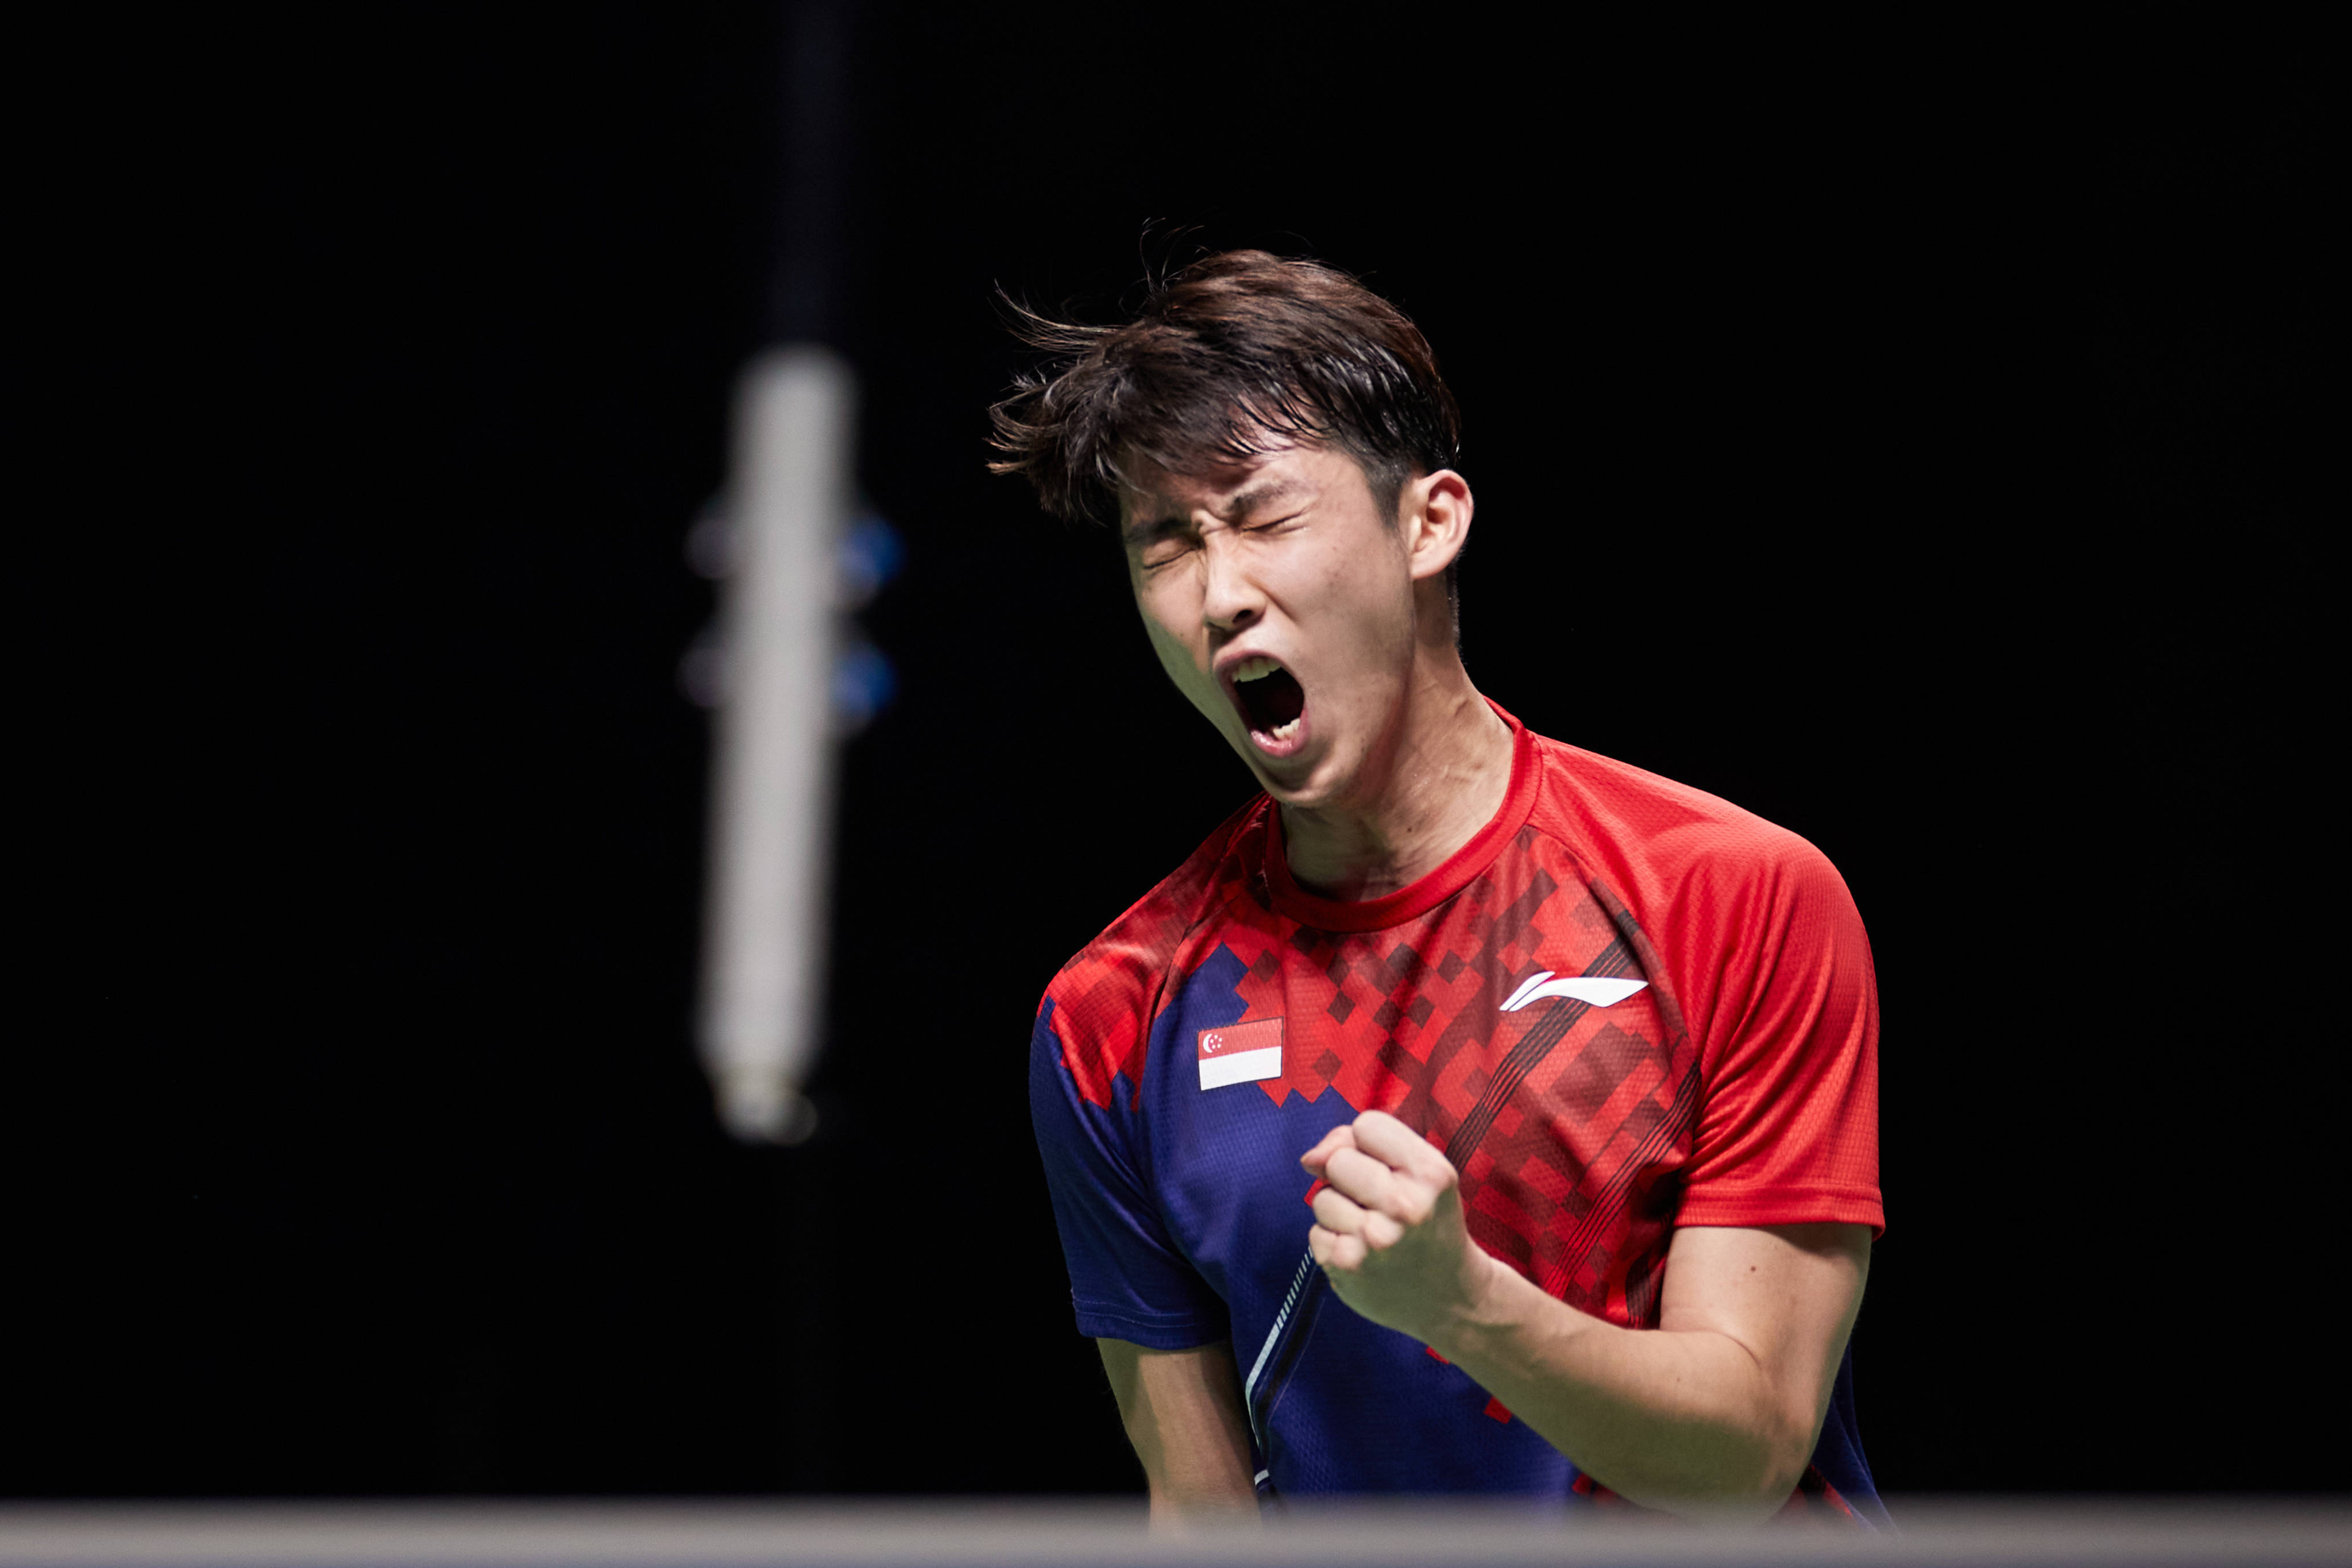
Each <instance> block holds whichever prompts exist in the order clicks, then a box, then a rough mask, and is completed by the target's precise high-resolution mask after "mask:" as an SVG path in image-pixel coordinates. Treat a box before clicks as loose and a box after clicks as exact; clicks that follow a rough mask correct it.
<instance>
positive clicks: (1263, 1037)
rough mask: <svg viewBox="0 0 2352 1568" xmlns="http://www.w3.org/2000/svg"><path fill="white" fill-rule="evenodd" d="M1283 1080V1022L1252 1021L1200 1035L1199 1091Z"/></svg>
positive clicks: (1210, 1030) (1277, 1020)
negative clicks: (1259, 1080) (1230, 1085)
mask: <svg viewBox="0 0 2352 1568" xmlns="http://www.w3.org/2000/svg"><path fill="white" fill-rule="evenodd" d="M1281 1076H1282V1020H1281V1019H1279V1018H1253V1019H1251V1020H1250V1021H1249V1022H1248V1023H1246V1024H1227V1025H1225V1026H1223V1027H1221V1028H1215V1029H1203V1030H1202V1031H1201V1087H1202V1089H1223V1088H1224V1087H1225V1085H1227V1084H1229V1083H1255V1082H1256V1081H1257V1080H1258V1079H1267V1078H1280V1077H1281Z"/></svg>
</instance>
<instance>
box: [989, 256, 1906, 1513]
mask: <svg viewBox="0 0 2352 1568" xmlns="http://www.w3.org/2000/svg"><path fill="white" fill-rule="evenodd" d="M1025 331H1026V332H1027V334H1028V336H1029V338H1030V340H1031V342H1033V343H1034V345H1035V346H1038V347H1041V348H1043V349H1044V350H1045V351H1047V353H1048V356H1049V363H1046V364H1045V367H1044V368H1043V369H1041V370H1038V371H1036V372H1034V373H1033V374H1030V375H1028V376H1026V377H1024V380H1023V382H1022V384H1020V385H1019V386H1017V387H1016V388H1015V390H1014V392H1013V394H1012V395H1010V396H1008V397H1007V398H1006V399H1005V400H1004V401H1003V403H1001V404H1000V405H998V407H997V408H996V410H995V419H996V432H997V434H996V440H997V445H998V447H999V450H1000V460H999V461H998V463H997V464H996V465H995V466H996V467H997V468H998V469H999V471H1002V472H1009V473H1018V474H1021V475H1024V476H1025V477H1026V478H1027V479H1030V480H1031V481H1032V482H1033V483H1034V485H1035V487H1036V489H1037V491H1038V493H1039V495H1040V497H1041V498H1042V500H1043V501H1044V504H1045V506H1046V508H1047V509H1049V510H1053V511H1055V512H1058V513H1062V514H1065V515H1087V516H1093V517H1097V518H1099V519H1101V520H1103V521H1106V522H1108V523H1109V524H1111V525H1112V526H1113V527H1115V528H1116V530H1117V531H1118V540H1119V542H1120V545H1121V547H1122V548H1123V549H1124V550H1125V552H1126V556H1127V564H1128V573H1129V582H1130V584H1131V585H1132V587H1133V590H1134V595H1135V603H1136V607H1137V609H1138V610H1139V612H1140V614H1141V616H1142V620H1143V626H1144V629H1145V631H1146V632H1147V633H1148V634H1149V635H1150V640H1151V645H1152V647H1154V649H1156V650H1157V652H1158V654H1159V657H1160V663H1161V665H1162V667H1163V668H1165V669H1166V671H1167V673H1168V676H1169V679H1171V680H1173V681H1174V682H1175V684H1176V686H1177V688H1178V689H1179V690H1181V692H1182V693H1183V694H1184V695H1185V697H1187V698H1188V699H1190V700H1191V701H1192V705H1193V706H1194V707H1195V708H1197V709H1198V710H1200V712H1201V715H1202V717H1203V718H1204V719H1206V720H1207V721H1208V722H1209V723H1210V724H1211V725H1212V726H1213V727H1214V728H1215V729H1216V730H1217V731H1218V732H1219V733H1220V734H1221V735H1223V737H1224V738H1225V739H1226V741H1227V742H1229V743H1230V744H1231V745H1232V747H1233V749H1234V752H1235V753H1236V754H1238V755H1239V756H1240V757H1241V759H1242V761H1243V762H1244V763H1246V764H1247V766H1248V767H1249V770H1250V772H1251V773H1252V774H1253V775H1254V776H1255V780H1256V784H1257V785H1258V791H1259V793H1257V794H1256V795H1255V796H1254V797H1253V798H1252V799H1251V800H1249V801H1248V803H1247V804H1245V805H1243V806H1242V807H1241V809H1240V810H1238V811H1236V812H1234V815H1233V816H1231V817H1230V818H1228V819H1227V820H1226V821H1225V822H1224V823H1223V826H1219V827H1218V828H1217V830H1216V831H1215V832H1214V833H1213V834H1211V835H1210V836H1209V837H1208V839H1207V841H1206V842H1204V843H1202V846H1201V847H1200V848H1199V849H1198V850H1196V851H1195V852H1194V853H1193V854H1192V858H1190V859H1188V860H1186V861H1185V862H1184V864H1183V865H1181V866H1180V867H1178V868H1176V869H1175V871H1174V872H1173V873H1172V874H1171V876H1169V877H1168V878H1167V879H1166V880H1164V881H1162V882H1161V883H1160V885H1159V886H1158V887H1156V888H1153V889H1150V891H1149V892H1147V893H1145V894H1144V896H1143V897H1142V899H1141V900H1140V901H1139V902H1138V903H1137V904H1136V905H1135V906H1134V907H1133V908H1132V909H1130V910H1128V911H1127V912H1126V913H1125V914H1123V915H1121V916H1119V918H1118V920H1116V921H1113V922H1112V923H1111V925H1110V926H1109V928H1108V930H1106V931H1104V932H1103V933H1102V935H1101V936H1099V937H1098V938H1097V939H1096V940H1095V941H1094V942H1092V943H1090V944H1089V945H1088V946H1087V948H1086V949H1085V950H1084V951H1083V952H1079V953H1078V954H1077V955H1076V957H1074V958H1073V959H1071V960H1070V961H1069V963H1067V964H1066V966H1065V967H1064V968H1063V970H1062V971H1061V973H1059V974H1058V975H1057V976H1056V977H1055V979H1054V981H1053V983H1052V984H1051V985H1050V986H1049V987H1048V988H1047V990H1046V993H1045V1001H1044V1004H1043V1005H1042V1006H1041V1007H1040V1009H1039V1011H1038V1014H1037V1018H1036V1024H1035V1027H1034V1035H1033V1040H1032V1050H1031V1060H1030V1083H1031V1097H1032V1109H1033V1114H1034V1121H1035V1129H1036V1135H1037V1142H1038V1146H1039V1148H1040V1150H1041V1152H1042V1153H1043V1156H1044V1162H1045V1172H1046V1175H1047V1179H1048V1184H1049V1187H1050V1191H1051V1194H1052V1201H1053V1205H1054V1213H1055V1219H1056V1221H1057V1223H1058V1225H1059V1227H1060V1231H1061V1237H1062V1243H1063V1247H1064V1251H1065V1255H1066V1259H1067V1262H1068V1266H1069V1274H1070V1286H1071V1294H1072V1298H1073V1300H1074V1302H1075V1305H1076V1317H1077V1325H1078V1328H1079V1330H1080V1331H1081V1332H1083V1333H1086V1334H1088V1335H1091V1336H1093V1337H1094V1338H1095V1339H1096V1340H1097V1342H1099V1344H1100V1348H1101V1352H1102V1359H1103V1363H1104V1366H1105V1367H1106V1369H1107V1370H1108V1373H1109V1377H1110V1382H1111V1384H1112V1386H1113V1389H1114V1390H1115V1392H1116V1394H1117V1395H1118V1404H1119V1408H1120V1411H1121V1414H1122V1415H1123V1418H1124V1420H1125V1424H1126V1427H1127V1431H1128V1434H1129V1437H1130V1438H1131V1439H1132V1441H1133V1443H1134V1445H1135V1449H1136V1452H1137V1454H1138V1456H1139V1458H1140V1459H1141V1461H1142V1465H1143V1468H1144V1471H1145V1474H1146V1477H1147V1479H1148V1482H1149V1486H1150V1497H1151V1503H1152V1509H1153V1511H1154V1515H1155V1517H1156V1518H1159V1519H1161V1520H1176V1521H1182V1520H1184V1519H1187V1518H1191V1517H1194V1516H1200V1515H1213V1514H1215V1513H1217V1512H1219V1511H1221V1510H1249V1509H1251V1508H1254V1507H1256V1506H1258V1505H1259V1504H1260V1503H1261V1502H1262V1501H1263V1500H1265V1499H1267V1498H1270V1497H1277V1496H1294V1497H1303V1496H1308V1495H1313V1494H1328V1493H1372V1492H1410V1493H1467V1494H1475V1493H1491V1494H1515V1495H1518V1496H1522V1497H1530V1498H1537V1499H1548V1500H1559V1502H1560V1503H1562V1504H1564V1505H1568V1506H1582V1505H1586V1504H1590V1505H1591V1506H1619V1507H1633V1508H1642V1509H1654V1510H1669V1511H1674V1512H1681V1513H1707V1514H1715V1515H1733V1516H1738V1515H1748V1516H1753V1517H1757V1518H1762V1517H1765V1516H1768V1515H1772V1514H1776V1513H1781V1512H1790V1511H1794V1512H1800V1513H1805V1514H1811V1515H1818V1516H1822V1517H1826V1518H1829V1519H1831V1520H1833V1521H1838V1522H1839V1523H1841V1524H1852V1525H1853V1526H1855V1527H1870V1526H1873V1525H1874V1524H1876V1523H1877V1522H1879V1521H1883V1518H1884V1515H1883V1511H1882V1510H1881V1507H1880V1504H1879V1501H1878V1498H1877V1494H1876V1491H1875V1489H1874V1486H1873V1484H1872V1481H1871V1476H1870V1470H1869V1467H1868V1465H1867V1463H1866V1461H1865V1460H1864V1455H1863V1449H1862V1446H1861V1441H1860V1436H1859V1434H1858V1432H1857V1431H1856V1428H1855V1423H1854V1416H1853V1403H1852V1398H1851V1394H1850V1387H1851V1383H1850V1378H1851V1370H1850V1364H1849V1360H1848V1356H1847V1351H1846V1342H1847V1338H1848V1335H1849V1332H1850V1331H1851V1329H1852V1327H1853V1319H1854V1313H1855V1310H1856V1309H1857V1307H1858V1306H1859V1304H1860V1302H1861V1300H1862V1291H1863V1282H1864V1276H1865V1274H1866V1273H1867V1271H1868V1264H1869V1256H1870V1246H1871V1241H1872V1238H1873V1237H1874V1235H1875V1234H1876V1233H1877V1232H1878V1231H1879V1229H1880V1228H1881V1226H1882V1225H1883V1223H1884V1221H1883V1215H1882V1210H1881V1205H1880V1196H1879V1188H1878V1169H1877V1075H1876V1051H1877V1005H1876V993H1875V987H1874V979H1873V975H1872V969H1871V956H1870V949H1869V946H1868V943H1867V941H1866V939H1865V937H1864V931H1863V928H1862V923H1861V921H1860V919H1859V917H1858V916H1857V915H1856V913H1855V910H1854V906H1853V900H1852V898H1851V897H1850V896H1849V894H1848V893H1847V890H1846V889H1845V886H1844V884H1843V881H1841V880H1840V879H1839V877H1838V875H1837V873H1836V871H1835V870H1833V869H1832V868H1831V866H1830V864H1829V862H1828V861H1827V860H1826V859H1825V858H1823V857H1822V855H1821V854H1820V853H1819V852H1818V851H1817V850H1815V849H1814V848H1813V847H1811V845H1809V844H1807V843H1806V842H1805V841H1804V840H1803V839H1801V838H1800V837H1797V836H1796V835H1794V834H1792V833H1790V832H1788V831H1786V830H1784V829H1782V828H1780V827H1776V826H1773V825H1772V824H1770V823H1769V822H1765V821H1763V820H1761V819H1759V818H1758V817H1756V816H1750V815H1749V814H1748V813H1747V812H1744V811H1742V810H1740V809H1739V808H1738V807H1737V806H1735V805H1730V804H1728V803H1727V802H1725V801H1722V800H1718V799H1717V798H1715V797H1714V796H1712V795H1706V794H1705V793H1703V792H1701V791H1699V790H1696V789H1692V788H1690V787H1688V786H1686V785H1684V784H1675V783H1674V782H1672V781H1670V780H1667V779H1664V778H1659V777H1657V776H1655V775H1654V774H1651V773H1644V772H1643V771H1642V770H1640V769H1638V768H1634V767H1631V766H1628V765H1626V764H1625V763H1619V762H1613V761H1612V760H1610V759H1609V758H1606V757H1602V756H1599V755H1596V754H1594V753H1592V752H1586V751H1581V750H1579V749H1578V748H1577V747H1575V746H1574V745H1572V744H1568V743H1564V742H1560V741H1556V740H1552V739H1549V738H1547V737H1544V736H1541V735H1538V734H1535V733H1533V732H1532V731H1529V730H1528V729H1527V728H1526V727H1525V726H1524V725H1522V724H1521V723H1520V722H1519V721H1517V719H1515V718H1513V717H1512V716H1511V715H1510V714H1509V713H1507V712H1506V711H1505V710H1503V709H1502V708H1501V707H1499V706H1497V705H1496V703H1495V702H1493V701H1492V700H1488V699H1486V697H1484V696H1482V695H1481V694H1480V692H1479V691H1478V689H1476V688H1475V686H1474V685H1473V684H1472V683H1471V680H1470V678H1469V675H1468V674H1467V672H1466V671H1465V668H1464V667H1463V663H1462V660H1461V658H1460V656H1459V654H1458V652H1457V647H1456V637H1455V615H1456V605H1455V596H1454V562H1455V560H1456V559H1457V558H1458V556H1459V555H1460V553H1461V551H1462V548H1463V542H1464V541H1465V538H1466V537H1467V536H1468V534H1469V531H1470V523H1471V517H1472V511H1473V507H1472V500H1471V492H1470V487H1469V484H1468V481H1467V480H1466V479H1464V477H1463V476H1462V474H1461V473H1460V472H1458V471H1457V470H1456V468H1455V467H1454V463H1455V460H1456V448H1457V445H1458V440H1459V433H1458V419H1457V416H1456V413H1455V408H1454V401H1453V398H1452V396H1451V395H1450V394H1449V393H1448V392H1447V390H1446V387H1445V385H1444V382H1443V381H1441V380H1440V379H1439V376H1438V374H1437V369H1436V364H1435V361H1434V359H1433V355H1432V353H1431V351H1430V348H1429V345H1428V344H1427V343H1426V342H1424V341H1423V337H1422V335H1421V333H1420V332H1419V331H1418V330H1417V329H1415V328H1414V326H1413V325H1412V323H1411V322H1410V321H1407V320H1406V319H1405V318H1404V316H1402V314H1401V313H1400V312H1399V311H1397V310H1395V309H1394V308H1393V307H1391V305H1389V304H1388V303H1387V302H1385V301H1384V300H1381V299H1380V298H1379V297H1378V296H1376V295H1374V294H1372V293H1371V292H1370V291H1369V290H1367V289H1364V288H1362V287H1361V286H1360V285H1359V284H1358V283H1356V282H1355V281H1354V280H1352V279H1349V278H1348V277H1346V276H1344V275H1342V274H1340V273H1339V272H1336V271H1333V270H1331V269H1328V268H1324V267H1322V266H1319V265H1317V264H1314V263H1311V262H1307V261H1298V260H1285V259H1279V258H1275V257H1272V256H1269V255H1265V254H1264V253H1259V252H1250V251H1243V252H1234V253H1230V254H1225V255H1221V256H1213V257H1211V258H1207V259H1204V260H1202V261H1200V262H1198V263H1196V264H1194V265H1193V266H1192V267H1190V268H1187V269H1185V270H1184V271H1182V272H1181V273H1178V274H1177V275H1175V276H1174V277H1173V278H1172V279H1170V280H1168V281H1167V282H1166V283H1165V284H1163V285H1162V286H1160V288H1159V289H1158V290H1157V291H1156V292H1155V293H1154V294H1153V295H1152V296H1151V297H1150V300H1148V301H1147V302H1146V303H1145V304H1144V305H1143V307H1142V309H1141V310H1140V313H1139V315H1137V316H1136V318H1135V319H1134V320H1132V321H1127V322H1124V323H1122V324H1118V325H1115V326H1108V327H1094V326H1082V325H1076V324H1070V323H1063V322H1056V321H1047V320H1045V319H1043V318H1037V317H1030V318H1028V320H1027V321H1026V324H1025ZM1491 548H1493V549H1494V550H1496V552H1498V553H1499V552H1507V550H1508V548H1509V546H1508V543H1507V542H1504V543H1501V544H1498V545H1495V546H1492V547H1491ZM1563 591H1564V592H1573V593H1575V594H1576V595H1579V599H1580V604H1581V605H1584V606H1585V608H1586V611H1587V613H1586V614H1584V615H1582V616H1580V617H1579V618H1578V622H1577V624H1578V625H1579V626H1584V627H1590V626H1591V624H1592V622H1593V618H1594V617H1593V616H1592V615H1591V607H1592V605H1594V604H1595V602H1596V600H1597V601H1598V602H1599V603H1600V604H1601V605H1603V606H1606V605H1615V606H1616V607H1617V609H1618V610H1619V611H1620V612H1621V613H1622V616H1623V617H1624V619H1625V621H1626V623H1627V624H1628V625H1629V626H1632V625H1635V624H1642V625H1651V626H1657V625H1661V624H1670V621H1671V616H1672V612H1673V602H1672V584H1671V577H1670V574H1669V572H1668V571H1667V569H1666V567H1665V564H1664V562H1663V560H1662V559H1660V558H1659V557H1657V556H1655V555H1653V556H1651V557H1650V558H1648V559H1647V560H1646V561H1644V560H1643V559H1626V558H1622V557H1621V558H1620V559H1618V560H1617V561H1616V562H1615V563H1614V569H1613V570H1612V572H1611V573H1610V574H1608V575H1607V576H1606V577H1605V578H1604V577H1601V576H1600V575H1596V576H1595V577H1594V578H1593V579H1592V581H1591V582H1590V583H1581V584H1579V583H1570V584H1563ZM1638 646H1639V639H1638V638H1635V637H1630V636H1629V637H1610V636H1608V635H1606V634H1605V633H1601V632H1595V631H1591V630H1580V631H1578V632H1575V633H1570V632H1569V631H1568V630H1566V629H1565V627H1564V628H1563V631H1562V634H1561V637H1560V639H1559V653H1558V660H1557V663H1556V665H1554V666H1551V667H1549V668H1545V669H1542V670H1539V671H1519V672H1515V676H1516V678H1517V679H1522V680H1524V679H1537V678H1540V679H1547V680H1555V681H1566V682H1569V683H1570V684H1571V685H1574V686H1577V687H1580V688H1583V689H1592V688H1594V687H1595V686H1596V685H1599V686H1601V688H1603V689H1608V690H1610V691H1612V693H1618V694H1620V695H1618V696H1617V697H1615V698H1613V699H1612V700H1633V699H1632V698H1629V697H1626V696H1624V695H1622V694H1624V693H1628V692H1639V691H1640V690H1642V686H1641V682H1640V680H1639V679H1638V668H1637V661H1638V658H1639V654H1638ZM1601 674H1605V675H1607V676H1609V677H1610V679H1606V680H1603V681H1600V682H1596V680H1595V679H1594V678H1595V676H1596V675H1601ZM1661 695H1670V694H1661Z"/></svg>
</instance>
